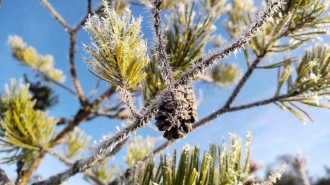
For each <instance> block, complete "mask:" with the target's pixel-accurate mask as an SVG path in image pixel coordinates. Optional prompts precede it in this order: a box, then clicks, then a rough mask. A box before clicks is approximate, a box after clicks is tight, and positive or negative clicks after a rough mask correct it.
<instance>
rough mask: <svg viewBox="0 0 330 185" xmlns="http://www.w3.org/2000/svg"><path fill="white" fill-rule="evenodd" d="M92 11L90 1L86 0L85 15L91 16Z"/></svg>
mask: <svg viewBox="0 0 330 185" xmlns="http://www.w3.org/2000/svg"><path fill="white" fill-rule="evenodd" d="M92 11H93V9H92V0H87V14H91V13H92Z"/></svg>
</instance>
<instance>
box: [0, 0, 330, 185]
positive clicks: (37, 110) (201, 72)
mask: <svg viewBox="0 0 330 185" xmlns="http://www.w3.org/2000/svg"><path fill="white" fill-rule="evenodd" d="M40 2H41V4H42V5H43V6H44V7H45V8H46V9H47V10H48V11H49V13H50V14H51V15H52V16H53V17H54V18H55V20H56V21H57V22H58V23H59V24H60V25H61V26H62V27H63V28H64V29H65V31H66V32H67V33H68V34H69V37H70V42H69V43H70V44H69V69H70V73H69V76H70V78H71V80H72V84H73V87H72V88H71V87H69V86H67V85H66V83H67V82H66V81H65V76H64V75H63V72H62V70H61V69H56V68H55V63H54V58H53V57H52V56H51V55H45V56H43V55H41V54H38V52H37V51H36V49H35V48H34V47H32V46H28V45H27V44H26V43H25V42H24V41H23V39H22V38H21V37H19V36H9V40H8V45H9V47H10V49H11V52H12V56H13V58H15V59H16V60H17V61H18V62H19V64H22V65H24V66H27V67H29V68H31V69H32V70H33V71H34V72H35V74H36V76H35V77H37V78H38V80H37V82H35V83H33V82H32V81H34V80H32V81H30V80H28V78H27V75H24V78H25V84H24V83H23V81H22V80H15V79H13V80H11V83H10V85H5V88H4V91H0V92H4V93H3V94H0V146H1V150H0V155H1V156H4V155H6V157H5V158H2V159H0V162H2V163H8V164H10V165H15V164H16V166H17V170H16V171H17V178H16V180H15V184H17V185H24V184H28V183H31V184H33V185H55V184H61V183H63V182H65V181H66V180H68V179H69V178H71V177H72V176H74V175H76V174H77V173H81V174H82V175H83V176H84V179H85V180H86V181H87V182H89V183H91V184H98V185H106V184H109V185H115V184H116V185H118V184H121V185H132V184H141V185H158V184H159V185H161V184H162V185H172V184H184V185H207V184H208V185H218V184H219V185H227V184H228V185H231V184H232V185H237V184H244V185H250V184H262V185H268V184H269V185H271V184H274V183H275V182H276V181H277V180H278V179H279V178H280V176H281V174H283V173H284V171H285V170H286V169H287V168H288V165H287V164H283V165H282V166H281V167H280V168H279V169H277V170H276V171H275V172H272V173H269V175H268V177H267V178H266V179H265V180H263V179H262V180H260V179H257V178H255V176H254V174H253V172H254V171H255V169H256V166H253V164H251V161H250V159H251V156H250V147H251V133H250V132H248V134H247V139H246V140H247V142H246V150H245V152H244V153H243V151H242V141H241V139H240V138H239V137H238V136H237V135H235V134H231V135H230V138H231V144H230V146H231V147H230V148H228V147H227V144H226V142H225V141H223V144H222V145H221V146H217V145H215V144H211V145H210V149H209V150H208V151H206V152H204V154H203V155H200V149H199V147H198V146H196V147H188V146H187V147H184V148H183V149H182V151H181V154H180V155H179V154H178V153H179V152H177V151H179V150H175V151H174V153H172V154H171V155H160V157H157V156H156V155H158V154H160V153H161V152H162V151H164V150H165V149H166V148H167V147H168V146H170V145H171V144H173V143H175V141H177V140H179V139H180V138H183V137H189V133H190V132H192V131H194V130H197V129H198V128H199V127H200V126H203V125H205V124H207V123H209V122H210V121H212V120H214V119H215V118H217V117H219V116H221V115H222V114H225V113H228V112H233V111H240V110H244V109H249V108H252V107H258V106H262V105H266V104H275V105H276V106H278V107H279V108H281V109H283V110H288V111H290V112H291V113H292V114H293V115H295V116H296V117H297V118H299V119H300V120H301V121H302V122H304V123H306V122H307V118H308V119H310V120H311V121H313V118H312V116H311V115H310V114H309V113H308V112H307V111H306V110H304V108H305V106H304V105H308V106H313V107H319V108H326V109H330V104H329V102H328V100H330V99H329V95H330V48H329V46H328V45H326V44H324V43H322V42H319V43H312V42H314V41H315V40H319V41H320V40H321V38H322V37H321V36H322V35H324V34H329V33H328V30H326V29H325V28H326V27H327V26H329V25H330V15H329V14H328V12H327V9H328V7H329V1H328V0H265V1H264V2H263V3H262V5H261V6H260V8H259V9H256V8H255V7H254V5H253V1H252V0H246V1H240V0H184V1H180V0H173V1H170V0H141V1H139V2H136V1H129V0H127V1H126V0H103V1H102V2H101V4H100V5H99V6H98V7H97V8H95V9H93V7H92V5H93V2H92V0H87V14H86V15H85V16H84V17H83V19H82V20H81V21H80V22H79V24H78V25H76V26H74V27H71V26H70V25H69V24H68V23H67V22H66V21H65V19H64V18H63V17H61V15H60V14H59V13H58V12H57V11H56V10H55V8H54V7H53V6H52V5H51V4H50V3H49V2H48V1H47V0H40ZM1 3H2V2H1V0H0V4H1ZM130 6H143V7H145V10H148V13H149V14H150V20H149V21H150V28H151V29H152V34H153V39H151V42H150V44H147V42H146V39H145V37H144V35H143V33H142V27H141V23H142V21H143V20H142V17H138V18H136V17H134V16H132V12H131V11H130V10H129V7H130ZM1 8H5V2H4V3H3V4H1ZM164 17H165V19H164ZM163 20H166V21H163ZM144 21H145V20H144ZM221 21H224V22H225V24H224V26H223V29H224V30H225V31H226V32H227V33H228V35H229V37H228V40H227V38H225V36H221V35H219V32H217V29H219V28H220V27H219V25H221V24H219V22H221ZM81 28H84V29H85V30H86V32H87V33H84V34H88V35H89V36H90V42H91V43H90V44H88V43H85V44H84V45H83V47H84V49H85V52H86V56H85V57H84V58H83V59H82V60H84V61H85V62H86V63H87V64H88V66H89V67H88V70H89V71H90V72H91V73H92V74H94V75H95V76H96V77H97V78H98V79H100V81H98V83H97V84H96V85H95V87H94V88H93V90H92V92H91V93H90V95H86V93H85V92H84V90H83V88H82V87H81V84H80V83H81V82H80V80H79V78H78V75H77V69H76V60H77V59H76V58H75V52H76V46H77V45H79V44H77V43H76V42H77V34H78V32H79V31H80V30H81ZM144 34H147V33H144ZM148 36H149V35H148ZM306 44H308V45H309V48H308V49H306V50H304V51H303V54H302V55H301V56H294V57H292V53H290V52H291V51H294V50H297V49H301V48H303V47H304V46H306ZM239 51H242V52H241V53H240V54H241V55H244V59H245V64H246V70H245V67H244V68H243V69H241V67H242V65H241V63H239V62H236V61H230V62H228V57H229V56H230V55H232V54H234V55H237V54H238V52H239ZM300 51H301V50H300ZM288 53H290V55H287V56H285V55H286V54H288ZM269 56H277V57H274V58H275V60H276V61H275V62H272V63H269V62H268V63H266V62H264V61H266V60H267V59H268V58H269ZM288 56H290V57H288ZM224 60H226V61H224ZM218 63H219V64H218ZM256 69H259V70H277V71H278V77H277V83H276V84H275V85H276V87H277V88H276V90H275V92H274V93H273V94H272V95H271V97H270V98H268V99H265V100H258V101H256V102H252V103H247V104H243V105H237V106H233V105H232V104H233V102H234V100H235V99H236V97H237V96H238V95H239V94H240V93H241V90H242V88H243V86H244V85H245V83H246V82H247V81H248V80H249V78H250V76H251V74H252V73H253V72H255V71H256ZM29 79H31V77H29ZM101 81H105V83H108V84H109V86H110V87H109V88H108V89H107V90H105V91H104V92H102V93H96V91H97V89H98V87H99V86H100V83H103V82H101ZM192 82H195V83H209V84H214V85H217V86H220V87H221V89H222V90H224V89H225V88H227V87H233V91H232V93H231V94H230V95H229V97H224V98H225V103H224V105H223V106H221V107H219V109H218V110H215V111H214V112H213V113H211V114H210V115H207V116H205V117H202V118H198V114H197V103H198V102H197V100H195V94H194V89H193V86H194V84H193V83H192ZM55 87H57V88H62V89H63V90H65V91H67V92H69V93H70V94H72V95H73V96H74V97H76V98H77V99H78V100H79V108H78V110H77V111H76V114H75V115H74V116H72V117H70V118H62V117H59V118H52V117H50V116H49V115H48V111H51V109H50V107H52V106H55V105H56V103H57V102H58V101H59V98H58V97H59V96H58V95H54V94H55V92H56V88H55ZM96 94H98V96H96ZM94 96H96V97H94ZM115 96H117V97H119V98H118V101H116V102H115V103H114V101H115V98H114V97H115ZM136 97H137V98H141V99H143V101H141V102H144V105H143V103H141V104H142V105H140V107H138V108H137V104H138V103H137V102H138V101H136V99H137V98H136ZM110 100H111V101H110ZM99 117H106V118H109V119H115V120H120V121H121V122H122V123H121V124H117V126H116V130H110V131H111V134H109V135H105V136H103V138H102V139H101V140H100V141H99V142H96V143H94V144H90V143H89V141H90V140H91V137H90V136H88V135H87V134H85V132H84V131H82V130H81V129H79V126H80V124H81V123H82V122H88V121H90V120H93V119H96V118H99ZM199 117H201V116H199ZM152 119H155V126H156V128H154V125H152V124H150V122H152V121H153V120H152ZM59 125H62V126H59ZM144 126H149V127H151V128H152V129H153V130H156V131H157V134H159V135H163V137H164V138H166V142H164V143H163V144H160V145H159V146H158V147H157V148H154V146H156V145H155V142H157V141H159V140H161V141H163V138H161V139H159V138H148V139H143V138H142V137H140V136H138V137H133V138H131V137H129V136H133V135H134V133H136V132H137V131H138V130H140V129H141V128H142V127H144ZM160 132H163V133H160ZM107 133H108V131H107ZM55 148H56V149H55ZM59 148H61V149H62V151H58V149H59ZM123 148H126V149H127V152H126V154H125V155H126V156H125V157H124V159H125V162H126V166H127V169H124V168H123V167H122V166H121V165H119V163H115V162H114V161H113V160H110V159H112V158H113V157H114V156H117V159H121V158H122V157H118V155H119V154H118V153H119V152H120V151H122V150H123ZM46 155H52V156H54V157H55V158H56V159H58V160H59V161H60V162H62V163H64V164H65V165H67V167H68V169H67V170H65V171H63V172H60V173H58V174H51V175H50V176H49V177H48V176H47V178H45V179H37V180H36V179H34V178H33V177H32V174H33V172H34V171H35V170H36V169H37V167H38V166H39V165H40V164H41V162H42V161H43V159H44V158H45V156H46ZM155 156H156V157H155ZM178 156H180V157H178ZM158 159H159V160H158ZM177 160H178V161H177ZM243 160H244V161H243ZM290 164H291V163H290ZM291 165H296V166H297V169H298V167H299V169H300V170H301V169H302V168H303V166H304V165H303V163H302V162H301V161H300V160H297V161H296V163H294V164H293V163H292V164H291ZM299 172H301V174H300V176H306V173H303V172H304V171H299ZM306 179H307V178H305V177H304V178H301V179H300V180H301V182H304V183H305V184H306V183H308V180H306ZM0 183H3V184H12V182H10V179H9V178H8V177H7V176H6V173H5V171H3V170H2V169H0Z"/></svg>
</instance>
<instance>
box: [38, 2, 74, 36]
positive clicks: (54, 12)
mask: <svg viewBox="0 0 330 185" xmlns="http://www.w3.org/2000/svg"><path fill="white" fill-rule="evenodd" d="M40 2H41V4H42V5H43V6H44V7H45V8H46V9H47V10H48V11H49V12H50V14H51V15H52V16H53V17H54V18H55V19H56V20H57V21H58V22H59V23H60V24H61V25H62V26H63V27H64V29H65V30H66V31H69V32H71V28H70V27H69V26H68V24H67V23H66V22H65V20H64V19H63V18H62V17H61V15H60V14H59V13H58V12H57V11H56V10H55V9H54V8H53V6H52V5H51V4H50V3H49V2H48V1H47V0H40Z"/></svg>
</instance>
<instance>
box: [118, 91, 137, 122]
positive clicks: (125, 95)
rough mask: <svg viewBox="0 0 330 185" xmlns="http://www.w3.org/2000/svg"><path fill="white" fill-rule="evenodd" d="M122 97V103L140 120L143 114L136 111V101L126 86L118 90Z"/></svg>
mask: <svg viewBox="0 0 330 185" xmlns="http://www.w3.org/2000/svg"><path fill="white" fill-rule="evenodd" d="M117 90H118V91H119V92H120V93H121V94H122V95H123V97H122V101H123V102H124V103H125V105H126V106H127V108H128V109H129V110H130V112H131V114H132V115H133V116H134V117H135V118H140V117H141V114H140V113H139V112H137V111H136V108H135V105H134V101H133V98H132V95H131V93H130V92H129V91H128V90H127V89H126V86H124V87H121V88H120V87H118V89H117Z"/></svg>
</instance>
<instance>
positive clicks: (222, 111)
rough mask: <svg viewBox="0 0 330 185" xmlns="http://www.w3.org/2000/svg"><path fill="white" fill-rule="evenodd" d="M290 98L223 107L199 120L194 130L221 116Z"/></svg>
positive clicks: (194, 125) (283, 96)
mask: <svg viewBox="0 0 330 185" xmlns="http://www.w3.org/2000/svg"><path fill="white" fill-rule="evenodd" d="M288 97H290V95H288V94H286V95H282V96H277V97H273V98H269V99H267V100H261V101H257V102H254V103H251V104H246V105H240V106H235V107H231V108H226V107H223V108H221V109H218V110H217V111H215V112H214V113H212V114H210V115H208V116H206V117H204V118H203V119H201V120H199V121H198V122H196V123H194V124H193V130H196V129H197V128H199V127H200V126H203V125H204V124H205V123H207V122H210V121H211V120H213V119H215V118H217V117H218V116H220V115H222V114H224V113H227V112H234V111H238V110H243V109H248V108H252V107H258V106H262V105H267V104H270V103H274V102H276V101H280V100H282V99H284V98H288Z"/></svg>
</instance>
